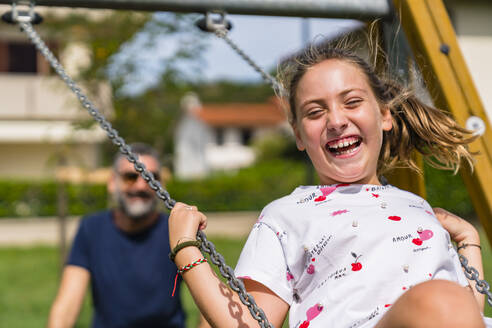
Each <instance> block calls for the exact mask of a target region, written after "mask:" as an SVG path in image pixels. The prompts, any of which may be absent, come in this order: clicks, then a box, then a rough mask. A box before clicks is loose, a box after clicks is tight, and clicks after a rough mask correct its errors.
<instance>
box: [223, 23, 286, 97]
mask: <svg viewBox="0 0 492 328" xmlns="http://www.w3.org/2000/svg"><path fill="white" fill-rule="evenodd" d="M227 32H228V31H227V28H226V27H220V28H216V29H215V31H214V33H215V35H216V36H217V37H219V38H221V39H223V40H224V41H225V42H226V43H227V44H228V45H229V46H230V47H231V48H232V50H234V51H235V52H236V53H237V54H238V55H239V56H240V57H241V58H242V59H244V61H245V62H246V63H248V64H249V65H250V66H251V67H252V68H253V69H254V70H255V71H256V72H258V73H259V74H260V75H261V77H262V78H263V80H265V82H267V83H268V84H270V85H271V86H272V88H273V91H274V92H275V94H277V95H282V94H283V88H282V85H281V84H280V83H279V82H278V81H277V79H276V78H274V77H273V76H271V75H270V74H268V73H267V72H265V70H263V69H262V68H261V67H260V66H258V65H257V64H256V62H255V61H254V60H253V59H252V58H251V57H250V56H248V55H247V54H246V53H245V52H244V51H243V50H241V48H239V47H238V46H237V45H236V43H234V41H232V39H231V38H229V36H228V35H227Z"/></svg>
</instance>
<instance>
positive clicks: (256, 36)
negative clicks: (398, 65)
mask: <svg viewBox="0 0 492 328" xmlns="http://www.w3.org/2000/svg"><path fill="white" fill-rule="evenodd" d="M229 20H230V21H231V22H232V24H233V29H232V30H231V31H230V32H229V34H228V35H229V37H230V38H231V39H232V40H233V41H234V42H235V43H236V44H237V45H238V46H239V47H240V48H241V49H242V50H243V51H244V52H245V53H246V54H247V55H249V56H250V57H251V58H252V59H253V60H254V61H255V62H257V64H258V65H259V66H260V67H262V68H263V69H270V68H272V67H275V65H276V64H277V61H278V60H279V59H280V58H282V57H283V56H285V55H287V54H289V53H292V52H294V51H296V50H298V49H299V48H300V47H301V46H302V45H303V44H304V43H305V41H306V40H304V39H305V38H306V37H309V38H314V37H317V36H324V37H333V36H336V35H339V34H340V33H342V31H344V30H345V29H347V28H354V27H355V26H360V24H361V23H360V22H358V21H354V20H343V19H312V18H308V19H303V18H292V17H266V16H244V15H243V16H240V15H231V16H229ZM303 25H304V27H303ZM306 25H307V26H308V27H307V28H306V27H305V26H306ZM303 29H304V31H306V30H307V31H308V33H306V32H304V33H303ZM304 34H308V35H309V36H305V35H304ZM205 60H206V63H207V66H206V69H205V72H204V73H205V77H206V78H207V79H217V78H229V79H237V80H241V79H245V80H251V79H261V77H259V76H258V73H257V72H255V71H254V70H253V69H252V68H251V67H250V66H249V65H248V64H247V63H246V62H244V60H243V59H242V58H240V56H239V55H238V54H236V53H235V52H234V51H233V50H232V49H231V48H230V46H229V45H228V44H226V43H225V42H224V41H223V40H221V39H219V38H214V39H213V40H212V42H211V45H210V48H209V50H208V51H207V53H206V54H205Z"/></svg>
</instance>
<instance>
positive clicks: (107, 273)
mask: <svg viewBox="0 0 492 328" xmlns="http://www.w3.org/2000/svg"><path fill="white" fill-rule="evenodd" d="M167 220H168V217H167V215H164V214H161V215H160V217H159V219H158V220H157V222H156V223H155V224H154V225H153V226H152V227H150V228H148V229H147V230H145V231H143V232H139V233H137V234H132V235H129V234H126V233H124V232H123V231H121V230H120V229H118V228H117V227H116V225H115V224H114V222H113V214H112V212H111V211H104V212H100V213H96V214H93V215H90V216H87V217H85V218H84V219H83V220H82V221H81V223H80V226H79V230H78V231H77V235H76V236H75V239H74V242H73V245H72V250H71V252H70V256H69V258H68V261H67V264H70V265H76V266H80V267H83V268H86V269H87V270H88V271H89V272H90V274H91V289H92V297H93V301H94V318H93V324H92V327H94V328H102V327H104V328H107V327H118V328H119V327H139V328H147V327H149V328H150V327H152V328H154V327H166V328H177V327H180V328H181V327H184V321H185V317H184V312H183V310H182V307H181V302H180V298H179V285H180V280H178V286H177V287H176V293H175V296H174V297H171V293H172V290H173V285H174V278H175V276H176V271H177V269H176V266H175V265H174V263H173V262H171V260H169V257H168V254H169V252H170V250H169V234H168V225H167Z"/></svg>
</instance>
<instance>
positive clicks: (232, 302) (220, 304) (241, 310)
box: [175, 247, 258, 327]
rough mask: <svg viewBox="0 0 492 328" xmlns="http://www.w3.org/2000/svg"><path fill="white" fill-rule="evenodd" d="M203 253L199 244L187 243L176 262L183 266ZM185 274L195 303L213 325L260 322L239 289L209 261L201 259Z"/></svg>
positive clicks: (236, 325)
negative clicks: (195, 245) (231, 285)
mask: <svg viewBox="0 0 492 328" xmlns="http://www.w3.org/2000/svg"><path fill="white" fill-rule="evenodd" d="M202 257H203V255H202V253H201V252H200V250H199V249H198V248H196V247H187V248H185V249H183V250H181V251H180V252H179V253H178V254H177V256H176V258H175V262H176V265H177V266H178V267H182V266H185V265H188V264H190V263H192V262H193V261H196V260H198V259H199V258H202ZM182 276H183V280H184V281H185V283H186V285H187V286H188V289H189V290H190V292H191V295H192V296H193V299H194V301H195V303H196V305H197V306H198V308H199V309H200V311H201V313H202V314H203V316H204V317H205V318H206V319H207V321H208V322H209V323H210V325H212V327H255V326H257V325H258V323H257V322H256V321H255V319H253V318H252V316H251V314H250V313H249V310H248V308H247V307H246V306H245V305H244V304H242V303H241V300H240V299H239V296H238V295H237V293H235V292H233V291H232V290H231V289H230V288H229V287H228V286H227V285H225V284H224V283H223V282H222V281H220V279H219V278H218V277H217V275H216V274H215V272H214V271H213V270H212V268H211V267H210V265H209V264H208V263H202V264H200V265H198V266H196V267H194V268H192V269H190V270H188V271H186V272H184V273H183V275H182Z"/></svg>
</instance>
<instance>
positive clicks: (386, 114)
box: [381, 106, 393, 131]
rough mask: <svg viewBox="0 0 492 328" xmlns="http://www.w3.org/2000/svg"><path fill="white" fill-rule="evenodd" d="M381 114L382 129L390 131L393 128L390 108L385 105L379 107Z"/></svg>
mask: <svg viewBox="0 0 492 328" xmlns="http://www.w3.org/2000/svg"><path fill="white" fill-rule="evenodd" d="M381 115H382V117H381V119H382V128H383V131H390V130H391V129H392V128H393V117H392V116H391V110H390V109H389V108H388V107H386V106H385V107H383V108H382V109H381Z"/></svg>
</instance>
